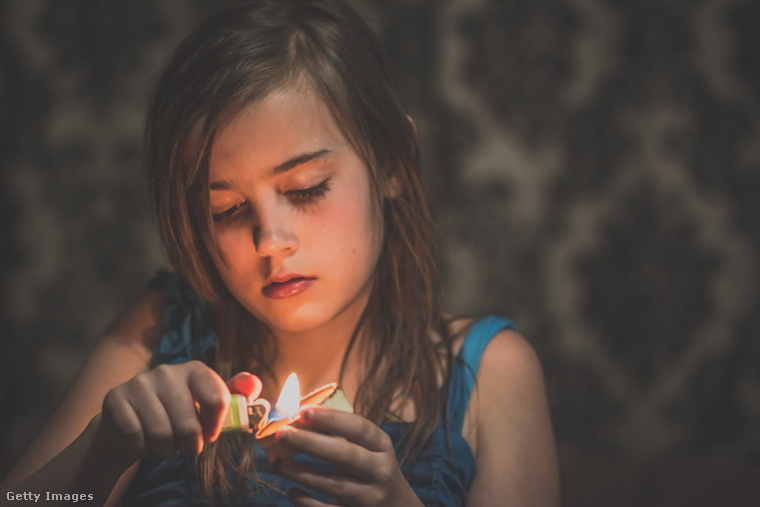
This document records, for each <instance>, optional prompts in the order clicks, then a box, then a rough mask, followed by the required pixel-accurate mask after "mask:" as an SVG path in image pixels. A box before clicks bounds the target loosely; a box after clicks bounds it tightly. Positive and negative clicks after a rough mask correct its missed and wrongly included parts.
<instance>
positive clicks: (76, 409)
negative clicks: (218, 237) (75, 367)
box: [0, 290, 165, 494]
mask: <svg viewBox="0 0 760 507" xmlns="http://www.w3.org/2000/svg"><path fill="white" fill-rule="evenodd" d="M164 304H165V303H164V297H163V293H162V292H161V291H158V290H151V291H148V292H146V293H145V294H143V295H142V296H141V297H140V298H139V299H138V300H137V301H136V302H135V303H133V304H132V305H130V306H129V307H128V308H127V309H126V310H124V311H123V312H122V313H121V315H119V316H118V317H117V318H116V320H115V321H114V323H113V324H112V325H111V326H110V327H109V329H108V330H107V331H106V333H105V334H104V336H103V338H102V339H101V340H100V341H99V342H98V344H97V345H96V346H95V348H94V349H93V351H92V352H91V353H90V355H89V357H88V359H87V361H86V362H85V364H84V366H83V367H82V369H81V370H80V372H79V374H78V375H77V377H76V378H75V380H74V382H73V383H72V385H71V387H70V388H69V390H68V392H67V394H66V396H65V397H64V399H63V402H62V403H61V405H60V406H59V408H58V409H57V410H56V412H55V413H54V415H53V416H52V417H51V418H50V421H49V422H48V424H47V425H46V427H45V428H44V429H43V431H42V432H41V433H40V434H39V435H38V436H37V438H36V439H35V440H34V441H33V442H32V444H31V445H30V447H29V449H27V451H26V452H25V453H24V454H23V456H22V457H21V459H20V460H19V462H18V463H17V464H16V466H15V467H14V468H13V469H12V470H11V472H10V474H9V475H8V476H7V477H6V478H5V480H3V482H2V485H1V486H0V489H1V490H2V491H11V490H14V488H16V486H17V485H19V483H21V482H22V481H24V479H27V478H29V477H30V476H31V475H32V474H33V473H34V472H36V471H38V470H39V469H41V468H42V467H43V466H44V465H46V464H49V463H51V462H52V461H53V458H55V457H56V456H58V455H59V454H61V453H63V452H64V451H68V454H67V455H66V454H64V455H62V456H61V459H64V461H65V463H66V466H65V467H64V468H68V469H69V470H73V469H75V468H76V467H77V466H78V464H79V463H80V462H81V460H83V459H84V458H85V456H86V452H87V449H88V448H89V442H90V439H91V438H92V436H93V434H94V431H93V430H94V427H93V426H92V425H91V426H90V427H89V428H88V425H89V424H90V422H91V421H92V420H93V417H94V416H95V415H96V414H98V413H99V412H100V411H101V407H102V405H103V399H104V397H105V395H106V393H107V392H108V391H109V390H110V389H111V388H113V387H114V386H116V385H119V384H122V383H124V382H126V381H127V380H129V379H130V378H132V377H134V376H135V375H136V374H137V373H139V372H141V371H144V370H146V369H147V367H148V363H149V361H150V358H151V351H152V349H153V347H154V346H155V345H156V344H157V342H158V339H159V338H160V337H161V326H160V322H161V314H162V312H163V308H164ZM86 428H88V430H87V431H85V429H86ZM67 457H68V459H65V458H67ZM61 459H59V460H58V464H59V465H60V464H61V463H62V461H61ZM119 466H123V465H119ZM117 468H118V467H117ZM102 471H103V472H105V469H104V470H102ZM122 471H123V470H122ZM37 475H39V474H37ZM119 475H121V474H119ZM125 475H126V474H125ZM57 478H58V479H63V477H60V476H58V477H57ZM116 478H118V476H117V477H116ZM126 479H127V478H126V477H125V481H123V482H127V483H128V481H126ZM120 486H125V485H124V484H120ZM117 489H118V488H117ZM41 491H43V494H44V491H53V490H52V489H47V490H45V489H42V490H41ZM65 492H66V491H61V493H65ZM72 493H73V492H72Z"/></svg>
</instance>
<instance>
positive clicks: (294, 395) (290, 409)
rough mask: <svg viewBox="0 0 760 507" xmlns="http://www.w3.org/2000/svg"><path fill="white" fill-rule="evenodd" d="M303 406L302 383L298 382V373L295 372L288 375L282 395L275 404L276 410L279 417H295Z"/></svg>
mask: <svg viewBox="0 0 760 507" xmlns="http://www.w3.org/2000/svg"><path fill="white" fill-rule="evenodd" d="M300 408H301V385H300V384H299V383H298V375H296V374H295V372H293V373H291V374H290V375H288V379H287V380H286V381H285V384H283V386H282V391H280V397H279V398H277V403H275V404H274V411H273V412H275V413H276V414H277V416H278V417H279V418H282V419H285V418H290V417H293V416H294V415H296V414H297V413H298V410H299V409H300Z"/></svg>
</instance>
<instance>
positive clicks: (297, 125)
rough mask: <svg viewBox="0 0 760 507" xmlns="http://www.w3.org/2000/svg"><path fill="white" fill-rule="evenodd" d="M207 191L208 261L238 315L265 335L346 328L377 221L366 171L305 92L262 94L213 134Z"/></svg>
mask: <svg viewBox="0 0 760 507" xmlns="http://www.w3.org/2000/svg"><path fill="white" fill-rule="evenodd" d="M209 190H210V201H209V203H210V208H211V214H212V216H213V221H214V237H215V239H216V242H217V245H218V251H215V250H214V249H213V248H211V253H212V257H213V258H214V263H215V264H216V267H217V269H218V270H219V273H220V274H221V276H222V279H223V280H224V282H225V284H226V285H227V287H228V288H229V290H230V292H231V293H232V294H233V295H234V296H235V298H237V300H238V301H240V303H241V304H242V305H243V306H244V307H245V308H246V309H248V311H250V312H251V313H252V314H253V315H255V316H256V317H257V318H259V319H260V320H261V321H262V322H264V323H265V324H267V325H268V326H269V328H270V329H271V330H272V331H273V332H275V333H277V332H278V331H279V332H280V333H282V332H286V333H287V332H299V331H308V330H314V329H318V328H321V327H323V326H326V325H329V324H331V323H337V322H340V321H345V322H346V323H347V324H348V325H349V326H351V325H355V323H356V320H357V319H358V318H359V315H360V314H361V312H362V311H363V309H364V307H365V305H366V303H367V300H368V297H369V293H370V289H371V282H372V278H373V273H374V270H375V266H376V264H377V261H378V257H379V255H380V250H381V245H382V230H383V225H382V217H381V213H380V210H379V205H378V203H377V199H374V198H373V197H372V195H373V191H372V187H371V183H370V179H369V172H368V168H367V166H366V164H365V163H364V162H363V160H362V159H361V158H360V157H359V156H358V155H357V154H356V153H355V152H354V150H353V148H352V147H351V145H350V144H349V142H348V141H347V140H346V139H345V138H344V136H343V134H342V133H341V131H340V129H339V128H338V126H337V125H336V123H335V121H334V120H333V118H332V115H331V114H330V111H329V110H328V108H327V107H326V106H325V104H323V102H322V101H321V100H319V99H318V98H317V96H316V95H315V94H314V93H313V92H312V91H311V90H310V89H309V88H308V87H298V86H291V87H288V88H285V89H282V90H279V91H275V92H272V93H270V94H269V95H268V96H266V97H265V98H264V99H262V100H260V101H258V102H255V103H253V104H251V105H249V106H247V107H246V108H244V109H243V110H241V111H240V113H239V114H238V115H237V116H235V117H234V118H233V119H232V121H230V122H229V123H228V124H226V125H225V126H223V127H222V128H221V129H219V130H218V131H217V134H216V137H215V140H214V144H213V147H212V150H211V158H210V162H209ZM352 323H353V324H352Z"/></svg>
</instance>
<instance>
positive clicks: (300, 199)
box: [285, 178, 330, 204]
mask: <svg viewBox="0 0 760 507" xmlns="http://www.w3.org/2000/svg"><path fill="white" fill-rule="evenodd" d="M328 190H330V178H327V179H326V180H324V181H323V182H322V183H320V184H318V185H314V186H313V187H309V188H300V189H294V190H288V191H287V192H285V194H286V195H287V196H288V197H290V198H291V200H293V201H294V202H296V203H297V204H307V203H310V202H313V201H314V200H316V199H318V198H320V197H322V196H323V195H325V193H327V191H328Z"/></svg>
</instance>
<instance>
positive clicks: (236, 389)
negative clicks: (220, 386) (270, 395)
mask: <svg viewBox="0 0 760 507" xmlns="http://www.w3.org/2000/svg"><path fill="white" fill-rule="evenodd" d="M227 386H228V387H229V389H230V392H231V393H232V394H242V395H243V396H245V397H246V398H247V399H248V402H249V403H252V402H253V400H255V399H256V398H258V397H259V395H260V394H261V388H262V385H261V380H260V379H259V377H257V376H256V375H252V374H250V373H248V372H247V371H241V372H240V373H238V374H237V375H235V376H234V377H232V378H231V379H230V380H229V381H228V382H227Z"/></svg>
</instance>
